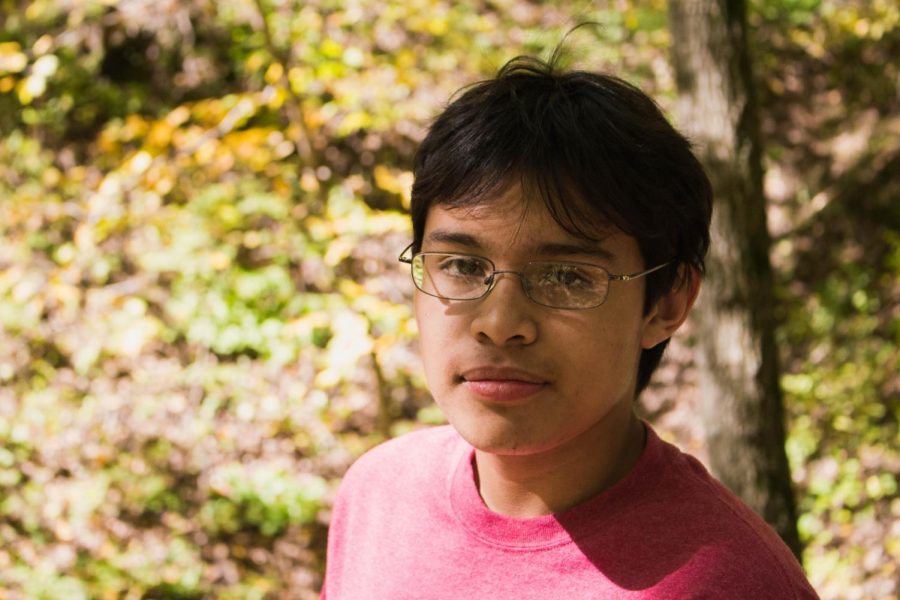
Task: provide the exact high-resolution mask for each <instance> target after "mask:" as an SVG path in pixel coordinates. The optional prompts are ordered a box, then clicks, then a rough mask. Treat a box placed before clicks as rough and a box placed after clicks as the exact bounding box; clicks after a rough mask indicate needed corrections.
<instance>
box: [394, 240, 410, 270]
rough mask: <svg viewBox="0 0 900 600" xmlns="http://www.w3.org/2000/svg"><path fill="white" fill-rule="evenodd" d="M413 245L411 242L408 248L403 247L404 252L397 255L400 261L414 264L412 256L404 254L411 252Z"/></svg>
mask: <svg viewBox="0 0 900 600" xmlns="http://www.w3.org/2000/svg"><path fill="white" fill-rule="evenodd" d="M412 247H413V245H412V244H410V245H409V246H407V247H406V248H404V249H403V252H401V253H400V256H398V257H397V260H399V261H400V262H402V263H406V264H408V265H411V264H412V257H409V258H407V257H406V256H404V254H406V253H407V252H409V251H410V250H412Z"/></svg>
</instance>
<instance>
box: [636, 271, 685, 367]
mask: <svg viewBox="0 0 900 600" xmlns="http://www.w3.org/2000/svg"><path fill="white" fill-rule="evenodd" d="M699 293H700V273H699V272H697V270H696V269H693V268H691V267H689V266H687V265H681V266H680V267H679V268H678V281H677V282H676V283H675V285H674V286H673V287H672V289H670V290H669V291H668V292H666V294H664V295H663V296H661V297H660V298H659V299H658V300H657V301H656V304H654V305H653V308H652V309H650V312H648V313H647V314H646V316H644V328H643V331H642V333H641V347H643V348H644V349H645V350H649V349H650V348H652V347H654V346H656V345H657V344H659V343H660V342H663V341H665V340H667V339H669V338H670V337H672V334H674V333H675V332H676V331H677V330H678V328H679V327H681V324H682V323H684V320H685V319H686V318H687V316H688V313H689V312H691V307H692V306H693V305H694V301H695V300H696V299H697V295H698V294H699Z"/></svg>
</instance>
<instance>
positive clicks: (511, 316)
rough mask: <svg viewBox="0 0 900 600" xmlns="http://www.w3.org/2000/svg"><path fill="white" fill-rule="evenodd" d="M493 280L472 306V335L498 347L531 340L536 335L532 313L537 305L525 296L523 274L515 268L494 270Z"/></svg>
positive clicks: (520, 343)
mask: <svg viewBox="0 0 900 600" xmlns="http://www.w3.org/2000/svg"><path fill="white" fill-rule="evenodd" d="M503 275H516V276H517V277H503ZM493 279H494V284H493V286H492V288H491V290H490V291H489V292H488V293H487V295H486V296H485V297H483V298H482V299H481V300H479V301H477V305H476V306H474V307H473V308H474V310H475V316H474V318H473V319H472V324H471V332H472V335H474V336H475V337H476V338H478V341H479V342H482V343H489V344H493V345H495V346H499V347H503V346H527V345H528V344H531V343H533V342H534V341H535V340H536V339H537V335H538V326H537V320H536V319H535V315H534V311H535V309H536V308H538V306H537V305H536V304H535V303H534V302H532V301H531V300H530V299H529V298H528V296H526V295H525V289H524V287H523V283H524V282H523V281H522V275H521V274H520V273H517V272H516V271H495V272H494V275H493ZM517 279H518V281H517ZM504 280H506V281H504Z"/></svg>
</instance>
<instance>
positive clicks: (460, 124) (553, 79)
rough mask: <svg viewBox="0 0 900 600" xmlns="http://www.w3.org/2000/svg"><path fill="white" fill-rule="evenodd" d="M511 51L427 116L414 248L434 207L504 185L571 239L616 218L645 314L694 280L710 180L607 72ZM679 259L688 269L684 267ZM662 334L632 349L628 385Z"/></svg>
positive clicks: (642, 382) (465, 201)
mask: <svg viewBox="0 0 900 600" xmlns="http://www.w3.org/2000/svg"><path fill="white" fill-rule="evenodd" d="M554 62H555V61H554V60H553V59H551V61H550V62H547V61H542V60H540V59H537V58H532V57H524V56H520V57H517V58H514V59H513V60H511V61H510V62H508V63H507V64H506V65H505V66H503V68H501V69H500V71H499V73H498V74H497V76H496V77H495V78H493V79H489V80H486V81H482V82H479V83H476V84H474V85H472V86H470V87H468V88H464V90H461V91H462V92H463V93H462V94H461V95H460V96H459V97H457V98H456V99H455V100H453V101H452V102H451V103H450V104H449V105H448V106H447V107H446V109H445V110H444V111H443V112H442V113H441V114H440V115H439V116H438V117H437V119H435V121H434V122H433V123H432V125H431V127H430V129H429V132H428V135H427V136H426V137H425V139H424V140H423V142H422V144H421V145H420V147H419V150H418V153H417V155H416V159H415V167H414V174H415V182H414V184H413V188H412V206H411V212H412V221H413V251H415V252H417V251H419V250H420V249H421V245H422V236H423V235H424V229H425V220H426V218H427V216H428V211H429V209H430V208H431V207H432V206H435V205H442V206H449V207H459V206H472V205H477V204H481V203H484V202H487V201H489V200H490V197H491V196H493V195H495V194H497V193H499V192H502V191H504V189H505V188H506V187H507V186H508V185H510V184H512V183H520V184H521V185H522V186H523V190H525V191H526V192H527V193H526V196H529V195H530V194H531V193H532V192H533V193H536V196H537V197H540V198H541V199H542V200H543V201H544V203H545V205H546V206H547V209H548V210H549V211H550V214H551V215H552V216H553V218H554V220H555V221H556V222H557V223H559V225H560V226H561V227H562V228H563V229H564V230H566V231H567V232H569V233H571V234H572V235H575V236H578V237H581V238H586V239H593V237H596V235H597V233H598V231H600V230H601V229H602V227H604V226H607V227H608V226H609V225H613V226H615V227H617V228H618V229H620V230H621V231H623V232H624V233H626V234H628V235H630V236H633V237H634V238H636V239H637V242H638V245H639V247H640V250H641V255H642V257H643V259H644V264H645V266H647V267H650V266H654V265H657V264H661V263H664V262H666V261H671V262H670V264H669V266H668V267H667V268H665V269H662V270H660V271H657V272H655V273H652V274H650V275H649V276H648V278H647V285H646V293H645V298H644V310H645V312H646V311H649V310H650V308H651V307H652V306H653V303H654V302H656V300H658V299H659V298H660V297H661V296H662V295H664V294H665V293H666V292H668V291H670V290H671V289H672V288H673V287H675V286H678V285H685V284H686V283H687V282H686V281H683V280H682V279H681V278H680V277H679V273H681V274H683V276H685V277H697V276H699V274H701V273H702V272H703V268H704V265H703V259H704V256H705V255H706V250H707V248H708V246H709V222H710V216H711V211H712V188H711V186H710V183H709V179H708V178H707V176H706V173H705V172H704V170H703V167H702V166H701V165H700V162H699V161H698V160H697V158H696V157H695V156H694V154H693V153H692V152H691V147H690V143H689V142H688V141H687V140H686V139H685V138H684V136H682V135H681V134H680V133H678V131H676V130H675V129H674V128H673V127H672V126H671V125H670V124H669V122H668V121H667V120H666V118H665V116H664V115H663V114H662V112H661V111H660V109H659V107H658V106H657V105H656V103H655V102H654V101H653V100H652V99H650V98H649V97H648V96H647V95H646V94H644V93H643V92H642V91H640V90H639V89H638V88H636V87H635V86H633V85H631V84H629V83H627V82H625V81H623V80H621V79H619V78H617V77H613V76H610V75H605V74H599V73H591V72H587V71H562V70H558V69H557V68H556V66H555V65H554ZM683 267H688V268H683ZM667 344H668V340H667V341H666V342H663V343H661V344H659V345H657V346H656V347H654V348H651V349H649V350H644V351H643V352H642V354H641V359H640V365H639V367H638V377H637V392H638V393H640V392H641V391H642V390H643V389H644V388H645V387H646V386H647V384H648V383H649V381H650V376H651V374H652V373H653V371H654V370H655V369H656V367H657V366H658V365H659V361H660V359H661V358H662V354H663V351H664V350H665V348H666V346H667Z"/></svg>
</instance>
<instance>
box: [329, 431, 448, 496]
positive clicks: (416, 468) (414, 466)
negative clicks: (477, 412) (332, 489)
mask: <svg viewBox="0 0 900 600" xmlns="http://www.w3.org/2000/svg"><path fill="white" fill-rule="evenodd" d="M463 445H464V442H463V441H462V438H460V437H459V434H457V433H456V432H455V431H454V430H453V428H452V427H450V426H449V425H444V426H439V427H429V428H426V429H419V430H416V431H413V432H410V433H407V434H404V435H401V436H399V437H396V438H393V439H391V440H388V441H386V442H383V443H381V444H379V445H377V446H375V447H374V448H372V449H371V450H369V451H367V452H366V453H365V454H363V455H362V456H360V457H359V458H358V459H357V460H356V462H354V463H353V465H352V466H351V467H350V469H348V470H347V473H346V474H345V475H344V478H343V481H342V483H341V488H342V490H343V489H344V488H347V487H351V486H357V485H365V486H366V487H368V486H369V485H370V484H373V483H382V482H385V481H386V480H389V481H390V482H392V483H393V484H399V483H407V484H412V483H413V482H416V481H419V482H421V481H422V480H423V479H429V478H433V477H434V476H435V475H436V474H438V473H439V472H441V471H444V472H446V470H445V469H441V468H440V466H441V465H447V466H448V468H449V462H448V461H449V460H450V457H451V455H455V454H458V453H459V452H460V451H462V450H463Z"/></svg>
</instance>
